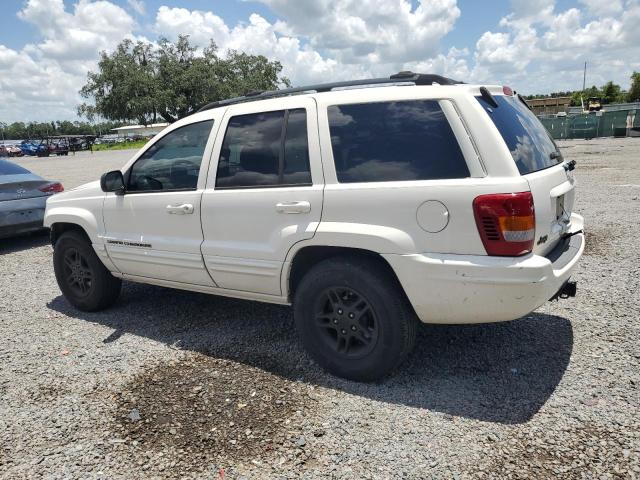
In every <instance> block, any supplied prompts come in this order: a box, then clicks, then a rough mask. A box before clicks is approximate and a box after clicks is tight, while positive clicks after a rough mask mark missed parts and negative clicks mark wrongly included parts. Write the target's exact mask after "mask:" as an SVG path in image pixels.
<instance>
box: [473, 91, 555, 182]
mask: <svg viewBox="0 0 640 480" xmlns="http://www.w3.org/2000/svg"><path fill="white" fill-rule="evenodd" d="M476 98H477V100H478V102H480V105H482V107H483V108H484V109H485V111H486V112H487V114H488V115H489V118H491V120H492V121H493V123H494V125H495V126H496V128H497V129H498V131H499V132H500V135H501V136H502V138H503V140H504V142H505V143H506V144H507V147H508V148H509V151H510V152H511V156H512V157H513V160H514V161H515V162H516V166H517V167H518V171H519V172H520V175H526V174H528V173H533V172H537V171H538V170H543V169H545V168H549V167H552V166H554V165H557V164H558V162H559V161H562V156H561V155H560V152H559V150H558V147H557V145H556V144H555V142H554V141H553V139H552V138H551V135H549V132H547V129H546V128H544V125H542V123H541V122H540V120H538V117H536V116H535V115H534V114H533V112H532V111H531V110H529V108H528V107H527V106H526V105H525V104H524V103H523V102H522V101H521V100H520V99H519V98H518V97H515V96H504V95H495V96H494V97H493V98H494V99H495V101H496V103H497V104H498V106H497V107H493V106H491V105H489V104H488V103H487V102H486V101H485V99H484V98H482V97H476Z"/></svg>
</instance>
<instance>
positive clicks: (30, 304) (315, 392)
mask: <svg viewBox="0 0 640 480" xmlns="http://www.w3.org/2000/svg"><path fill="white" fill-rule="evenodd" d="M562 146H563V147H564V153H565V156H566V157H568V158H569V159H575V160H577V162H578V166H577V170H576V176H577V178H578V181H579V187H578V188H579V194H578V195H579V197H578V203H577V207H576V210H577V211H578V212H580V213H582V214H583V215H584V216H585V218H586V224H587V231H588V233H587V239H588V244H587V250H586V253H585V256H584V257H583V260H582V262H581V264H580V266H579V268H578V271H577V274H576V276H575V279H576V280H578V296H577V297H576V298H575V299H573V300H563V301H560V302H557V303H548V304H546V305H545V306H543V307H542V308H540V309H539V310H537V311H536V312H535V313H533V314H531V315H529V316H527V317H526V318H522V319H520V320H517V321H514V322H509V323H503V324H493V325H480V326H424V327H423V328H422V329H421V332H420V336H419V339H418V344H417V348H416V350H415V353H414V354H413V356H412V357H411V358H410V360H409V361H408V363H406V364H405V365H403V366H402V368H401V370H400V371H399V372H397V373H396V374H395V375H394V376H393V377H391V378H389V379H387V380H386V381H384V382H382V383H379V384H357V383H353V382H348V381H343V380H340V379H336V378H333V377H330V376H328V375H326V374H325V373H323V372H322V371H321V370H319V369H318V368H317V367H316V366H315V365H313V364H312V363H311V362H309V361H308V360H307V357H306V356H305V354H304V353H303V352H302V350H301V349H300V346H299V345H298V343H297V341H296V339H295V332H294V328H293V322H292V318H291V312H290V310H289V309H288V308H285V307H280V306H272V305H262V304H258V303H252V302H247V301H240V300H233V299H227V298H221V297H214V296H207V295H202V294H196V293H189V292H182V291H174V290H169V289H164V288H160V287H153V286H145V285H136V284H130V283H128V284H125V285H124V288H123V293H122V296H121V298H120V300H119V301H118V303H117V304H116V306H115V307H114V308H112V309H110V310H108V311H104V312H100V313H92V314H90V313H81V312H78V311H76V310H74V309H73V308H72V307H70V306H69V304H67V302H66V301H65V300H64V299H63V298H62V296H61V294H60V291H59V290H58V287H57V285H56V283H55V279H54V275H53V270H52V265H51V247H50V246H49V244H48V241H47V237H46V236H42V235H39V236H31V237H23V238H17V239H10V240H2V241H0V242H1V243H0V272H1V273H2V275H1V276H0V293H1V294H0V331H1V332H2V336H1V340H0V362H1V365H2V369H1V371H0V477H2V478H30V479H31V478H86V479H91V478H109V479H116V478H117V479H121V478H122V479H125V478H126V479H139V478H204V479H219V478H222V477H223V476H224V477H225V478H247V479H253V478H299V477H304V478H349V479H351V478H353V479H356V478H357V479H359V478H408V479H422V478H640V407H639V405H640V396H639V395H638V385H639V383H640V368H639V365H638V363H639V359H640V344H639V341H638V340H639V335H638V333H639V324H638V320H639V318H638V317H639V316H640V293H639V287H640V280H639V278H640V261H638V250H639V247H640V139H615V140H614V139H597V140H591V141H571V142H564V143H563V144H562ZM131 154H132V152H131V151H128V152H127V151H120V152H115V153H105V152H100V153H95V154H93V155H90V154H78V155H76V156H70V157H68V158H44V159H40V158H34V159H21V160H18V163H20V164H22V165H24V166H26V167H27V168H29V169H31V170H33V171H35V172H36V173H39V174H42V175H44V176H46V177H50V178H56V179H59V180H61V181H62V182H63V183H64V184H65V186H66V187H73V186H76V185H78V184H81V183H83V182H86V181H90V180H93V179H97V178H98V177H99V175H100V174H101V173H102V172H104V171H106V170H109V169H112V168H117V167H119V166H120V165H122V164H123V163H124V162H125V161H126V160H127V159H128V158H129V156H130V155H131Z"/></svg>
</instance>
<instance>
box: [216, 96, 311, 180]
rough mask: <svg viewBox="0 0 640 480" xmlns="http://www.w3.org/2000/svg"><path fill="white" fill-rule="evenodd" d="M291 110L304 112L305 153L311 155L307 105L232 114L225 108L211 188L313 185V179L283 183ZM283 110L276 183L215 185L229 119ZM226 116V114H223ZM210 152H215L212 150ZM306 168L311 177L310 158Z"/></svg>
mask: <svg viewBox="0 0 640 480" xmlns="http://www.w3.org/2000/svg"><path fill="white" fill-rule="evenodd" d="M292 110H303V111H304V114H305V122H306V132H305V133H306V135H307V154H308V155H309V157H310V155H311V145H310V143H309V107H308V106H305V105H301V106H293V107H287V108H284V109H276V110H265V111H256V112H251V113H237V114H234V113H233V112H229V111H228V110H227V115H229V116H228V117H227V118H225V119H224V121H223V123H222V124H221V126H224V133H222V132H221V140H220V149H219V151H218V152H217V157H218V158H217V162H216V165H215V170H216V175H215V178H214V179H213V189H214V190H260V189H265V188H268V189H273V188H293V187H295V188H302V187H312V186H313V180H311V181H310V182H307V183H291V184H285V183H283V180H284V167H285V165H284V162H285V148H286V137H287V127H288V124H289V113H290V112H291V111H292ZM280 111H281V112H284V114H283V120H282V128H281V131H280V146H279V153H278V183H277V184H275V185H239V186H235V185H230V186H220V185H217V182H218V168H219V165H220V156H221V154H222V146H223V145H224V141H225V137H226V135H227V131H228V129H229V123H230V122H231V120H232V119H233V118H234V117H237V116H242V115H255V114H260V113H269V112H280ZM225 117H226V115H225ZM220 130H222V128H220ZM212 153H215V151H214V152H212ZM308 168H309V176H310V177H311V175H312V173H311V158H309V159H308Z"/></svg>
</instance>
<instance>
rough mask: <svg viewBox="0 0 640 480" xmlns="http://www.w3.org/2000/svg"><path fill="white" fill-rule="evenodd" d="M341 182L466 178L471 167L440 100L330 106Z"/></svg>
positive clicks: (337, 166) (333, 140) (330, 124)
mask: <svg viewBox="0 0 640 480" xmlns="http://www.w3.org/2000/svg"><path fill="white" fill-rule="evenodd" d="M328 115H329V129H330V132H331V145H332V148H333V158H334V161H335V165H336V174H337V176H338V181H339V182H341V183H353V182H385V181H397V180H432V179H447V178H465V177H468V176H469V169H468V167H467V164H466V161H465V159H464V156H463V154H462V151H461V150H460V146H459V145H458V141H457V139H456V137H455V135H454V133H453V130H452V129H451V126H450V125H449V122H448V120H447V118H446V117H445V114H444V112H443V111H442V108H441V107H440V104H439V103H438V101H436V100H410V101H395V102H380V103H363V104H354V105H334V106H330V107H329V108H328Z"/></svg>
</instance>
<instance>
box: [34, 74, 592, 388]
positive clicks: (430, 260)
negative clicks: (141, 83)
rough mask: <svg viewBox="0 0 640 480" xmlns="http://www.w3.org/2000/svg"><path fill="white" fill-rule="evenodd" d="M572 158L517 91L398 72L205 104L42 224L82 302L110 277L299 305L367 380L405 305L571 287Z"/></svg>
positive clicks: (73, 297) (424, 306) (533, 296)
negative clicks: (566, 156)
mask: <svg viewBox="0 0 640 480" xmlns="http://www.w3.org/2000/svg"><path fill="white" fill-rule="evenodd" d="M365 86H366V87H367V88H363V87H365ZM574 165H575V162H565V161H564V160H563V158H562V155H561V154H560V152H559V151H558V148H557V146H556V145H555V143H554V142H553V140H552V139H551V137H550V136H549V134H548V133H547V131H546V130H545V129H544V127H543V126H542V124H541V123H540V122H539V121H538V119H537V118H536V117H535V116H534V115H533V113H532V112H531V111H530V110H529V109H528V107H527V105H526V103H525V102H524V100H523V99H522V98H521V97H520V96H518V95H515V94H514V92H512V90H511V89H510V88H508V87H502V86H486V87H484V86H477V85H467V84H462V83H459V82H455V81H453V80H451V79H447V78H444V77H441V76H438V75H419V74H413V73H410V72H401V73H400V74H398V75H394V76H392V77H390V78H387V79H373V80H360V81H355V82H341V83H334V84H325V85H316V86H310V87H302V88H295V89H289V90H282V91H277V92H255V93H252V94H250V95H248V96H246V97H240V98H236V99H231V100H226V101H221V102H216V103H213V104H210V105H208V106H206V107H204V108H203V109H201V110H200V111H199V112H198V113H196V114H194V115H191V116H189V117H187V118H184V119H182V120H180V121H177V122H176V123H174V124H172V125H171V126H169V127H167V128H166V129H165V130H163V132H162V133H160V134H158V135H157V136H156V137H155V138H154V139H153V140H152V141H150V142H149V143H148V144H147V145H146V146H145V147H144V148H143V149H142V150H140V151H139V152H138V153H137V154H136V155H134V157H133V158H132V159H131V160H130V161H129V162H128V163H127V164H126V165H125V166H124V167H123V168H122V169H121V170H116V171H112V172H108V173H106V174H104V175H103V177H102V180H101V181H100V182H98V181H96V182H93V183H89V184H87V185H84V186H82V187H79V188H77V189H74V190H71V191H67V192H65V193H62V194H58V195H55V196H54V197H52V198H50V199H49V200H48V202H47V210H46V215H45V220H44V222H45V225H46V226H48V227H50V228H51V232H52V242H53V244H54V246H55V248H54V267H55V272H56V278H57V280H58V283H59V286H60V289H61V290H62V292H63V294H64V295H65V297H66V298H67V299H68V301H69V302H70V303H72V304H73V305H75V306H76V307H77V308H79V309H81V310H99V309H102V308H106V307H108V306H109V305H111V304H113V303H114V302H115V301H116V298H117V297H118V294H119V291H120V284H121V280H122V279H123V280H129V281H135V282H142V283H149V284H154V285H162V286H165V287H173V288H180V289H185V290H193V291H198V292H205V293H211V294H216V295H226V296H230V297H237V298H244V299H250V300H257V301H262V302H271V303H278V304H292V305H293V307H294V317H295V323H296V326H297V329H298V332H299V335H300V337H301V340H302V343H303V344H304V346H305V347H306V349H307V351H308V352H309V354H310V355H311V356H312V357H313V358H314V359H315V360H316V361H317V362H318V363H319V364H320V365H321V366H323V367H324V368H326V369H327V370H329V371H330V372H332V373H334V374H336V375H339V376H342V377H346V378H350V379H355V380H373V379H377V378H380V377H382V376H384V375H386V374H387V373H388V372H390V371H391V370H392V369H393V368H394V367H396V366H397V365H398V364H399V363H400V362H401V361H402V359H403V358H405V357H406V356H407V354H408V353H409V352H410V351H411V348H412V346H413V344H414V340H415V335H416V328H417V325H418V321H417V319H419V320H421V321H422V322H426V323H481V322H498V321H506V320H514V319H517V318H519V317H521V316H523V315H526V314H528V313H529V312H531V311H532V310H534V309H536V308H537V307H539V306H540V305H542V304H543V303H545V302H546V301H547V300H549V299H551V298H552V297H557V296H562V297H566V296H573V295H575V283H573V282H570V281H569V276H570V275H571V273H572V271H573V269H574V267H575V265H576V263H577V262H578V260H579V258H580V256H581V255H582V252H583V250H584V235H583V233H582V229H583V219H582V217H580V216H579V215H577V214H575V213H573V212H572V209H573V205H574V197H575V190H574V186H575V182H574V178H573V172H572V170H573V168H574Z"/></svg>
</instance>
